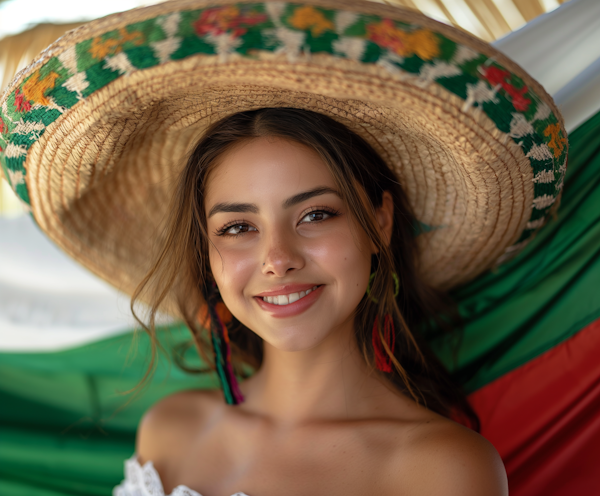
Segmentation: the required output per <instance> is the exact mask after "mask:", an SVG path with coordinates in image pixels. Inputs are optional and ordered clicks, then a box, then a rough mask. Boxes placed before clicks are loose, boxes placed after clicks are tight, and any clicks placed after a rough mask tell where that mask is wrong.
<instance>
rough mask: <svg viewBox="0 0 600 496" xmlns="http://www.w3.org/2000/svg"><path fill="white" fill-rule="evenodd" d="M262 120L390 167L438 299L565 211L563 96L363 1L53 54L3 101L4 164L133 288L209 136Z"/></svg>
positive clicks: (77, 253) (72, 36)
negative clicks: (286, 121) (263, 111)
mask: <svg viewBox="0 0 600 496" xmlns="http://www.w3.org/2000/svg"><path fill="white" fill-rule="evenodd" d="M262 107H294V108H303V109H308V110H312V111H316V112H320V113H323V114H326V115H329V116H331V117H333V118H334V119H336V120H338V121H339V122H341V123H343V124H345V125H346V126H348V127H349V128H350V129H352V130H353V131H354V132H356V133H357V134H359V135H360V136H362V137H363V138H365V139H366V140H367V141H368V142H369V143H370V144H371V145H372V146H373V148H374V149H375V150H376V151H377V152H378V153H379V154H380V155H381V157H382V158H383V159H384V160H385V161H386V163H387V164H388V165H389V166H390V167H391V168H393V169H394V170H395V171H396V173H397V176H398V178H399V180H400V182H401V184H402V186H403V188H404V190H405V191H406V193H407V195H408V198H409V200H410V203H411V205H412V208H413V210H414V213H415V215H416V218H417V220H418V223H419V225H420V226H422V227H421V229H420V231H421V232H420V234H419V235H418V238H417V241H418V245H419V250H420V254H419V261H418V263H419V271H420V273H421V275H422V277H424V278H425V280H427V281H428V282H429V283H431V284H432V285H433V286H435V287H438V288H450V287H453V286H456V285H459V284H461V283H464V282H466V281H468V280H470V279H472V278H474V277H475V276H477V275H478V274H480V273H482V272H483V271H485V270H486V269H489V268H490V267H492V266H494V265H496V264H498V263H501V262H502V261H503V260H505V259H507V258H508V257H511V256H513V255H514V254H516V253H518V252H519V250H521V249H522V248H523V247H524V246H526V245H527V243H528V242H529V241H531V239H532V238H533V236H534V235H535V233H536V231H537V230H538V229H540V228H541V227H542V226H543V224H544V223H545V222H546V220H547V219H548V217H549V216H550V215H551V212H552V210H553V209H555V208H556V207H557V205H558V200H559V197H560V194H561V189H562V185H563V178H564V174H565V170H566V156H567V139H566V132H565V129H564V125H563V120H562V118H561V116H560V114H559V112H558V110H557V108H556V106H555V105H554V103H553V101H552V99H551V97H550V96H549V95H548V94H547V93H546V92H545V91H544V89H543V88H542V87H541V86H540V85H539V84H538V83H537V82H536V81H534V80H533V79H532V78H531V77H529V76H528V75H527V73H526V72H525V71H524V70H523V69H521V68H520V67H519V66H518V65H517V64H515V63H514V62H512V61H511V60H510V59H508V58H507V57H505V56H504V55H502V54H501V53H500V52H498V51H497V50H495V49H494V48H493V47H491V46H490V45H488V44H486V43H484V42H482V41H480V40H478V39H477V38H474V37H473V36H470V35H468V34H467V33H465V32H463V31H460V30H458V29H456V28H453V27H450V26H447V25H444V24H441V23H439V22H436V21H434V20H431V19H429V18H427V17H425V16H423V15H421V14H419V13H416V12H414V11H411V10H406V9H403V8H399V7H392V6H389V5H383V4H379V3H373V2H369V1H361V0H344V1H341V0H306V1H303V2H301V3H281V2H270V1H267V2H254V1H241V2H236V3H232V2H231V1H224V0H172V1H168V2H165V3H161V4H158V5H154V6H151V7H146V8H141V9H135V10H131V11H128V12H125V13H121V14H115V15H111V16H108V17H105V18H102V19H98V20H96V21H93V22H90V23H89V24H86V25H84V26H82V27H80V28H78V29H75V30H74V31H71V32H69V33H67V34H66V35H65V36H63V37H62V38H60V39H59V40H58V41H56V42H55V43H54V44H53V45H51V46H50V47H49V48H48V49H47V50H46V51H44V52H43V53H42V54H41V55H40V56H39V58H38V59H37V60H36V61H35V62H33V63H32V64H31V65H30V66H29V67H27V68H26V69H24V70H23V71H21V72H20V73H19V74H18V75H17V76H16V78H15V79H14V81H13V82H12V83H11V85H10V86H9V87H8V89H7V91H6V92H5V93H4V94H3V96H2V98H1V99H0V131H1V134H0V150H1V151H0V163H1V165H2V168H3V170H4V173H5V176H6V177H7V178H8V180H9V182H10V184H11V185H12V187H13V189H14V190H15V191H16V193H17V195H18V196H19V197H20V198H21V199H22V201H23V202H25V203H26V204H27V205H28V206H30V208H31V213H32V215H33V217H34V218H35V220H36V222H37V223H38V225H39V226H40V228H41V229H42V230H43V231H44V232H45V233H46V234H47V235H48V236H49V237H50V238H51V239H52V240H53V241H54V242H55V243H56V244H58V245H59V246H60V247H61V248H62V249H63V250H64V251H66V252H67V253H69V254H70V255H71V256H72V257H74V258H75V259H76V260H78V261H79V262H81V263H82V264H83V265H84V266H86V267H88V268H89V269H90V270H92V271H93V272H95V273H96V274H98V275H99V276H100V277H102V278H103V279H105V280H107V281H108V282H110V283H111V284H113V285H114V286H116V287H117V288H119V289H121V290H123V291H125V292H127V293H131V292H133V290H134V288H135V287H136V286H137V284H138V283H139V281H140V280H141V279H142V278H143V276H144V275H145V273H146V272H147V270H148V269H149V267H150V262H151V260H150V254H151V253H152V250H151V247H152V246H153V245H154V243H155V242H156V239H157V236H158V227H159V226H160V224H161V222H162V220H163V218H164V217H165V213H166V210H167V208H168V205H169V198H170V195H171V193H172V191H173V187H174V184H175V178H176V177H177V174H178V172H179V171H180V170H181V168H182V167H183V165H184V162H185V158H186V154H187V153H188V152H189V150H190V147H191V146H192V145H193V144H194V143H195V142H196V141H197V140H198V138H199V137H200V136H201V135H202V133H203V130H204V129H206V127H207V126H208V125H209V124H210V123H213V122H215V121H216V120H218V119H220V118H222V117H225V116H227V115H230V114H232V113H235V112H238V111H243V110H251V109H258V108H262Z"/></svg>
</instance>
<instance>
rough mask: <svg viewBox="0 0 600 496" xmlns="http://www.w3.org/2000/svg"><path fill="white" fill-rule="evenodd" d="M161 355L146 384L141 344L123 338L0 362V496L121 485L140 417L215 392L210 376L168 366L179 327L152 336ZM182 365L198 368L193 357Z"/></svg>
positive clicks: (91, 491) (146, 351) (181, 336)
mask: <svg viewBox="0 0 600 496" xmlns="http://www.w3.org/2000/svg"><path fill="white" fill-rule="evenodd" d="M158 336H159V340H160V342H161V344H162V345H163V347H164V348H165V352H164V353H162V354H159V360H158V363H157V366H156V369H155V372H154V376H153V378H152V380H151V381H150V382H149V384H148V385H147V386H146V387H143V388H142V389H141V390H138V392H137V393H132V394H129V395H126V394H123V392H125V391H128V390H130V389H133V388H135V387H136V386H137V385H138V383H139V381H140V379H141V378H142V377H143V376H144V374H145V372H146V370H147V369H148V365H149V362H148V357H149V356H150V354H151V353H150V348H149V343H150V341H149V339H148V337H147V336H146V335H145V334H142V333H140V334H139V335H134V334H133V333H128V334H125V335H120V336H117V337H113V338H110V339H107V340H104V341H100V342H97V343H92V344H89V345H86V346H82V347H80V348H75V349H71V350H67V351H61V352H57V353H2V354H0V494H1V495H12V496H19V495H23V496H46V495H48V496H50V495H52V496H55V495H82V496H83V495H96V494H97V495H107V494H110V493H111V490H112V487H114V486H115V485H116V484H118V483H119V482H120V481H121V479H122V478H123V461H124V460H125V459H126V458H129V457H130V456H131V455H132V454H133V452H134V441H135V431H136V428H137V424H138V422H139V420H140V418H141V416H142V414H143V412H144V411H145V410H146V409H147V408H148V407H149V406H150V405H152V404H153V403H155V402H156V401H157V400H159V399H160V398H161V397H163V396H165V395H167V394H170V393H173V392H175V391H178V390H182V389H190V388H213V387H218V380H217V378H216V376H214V374H203V375H192V374H186V373H184V372H182V371H181V370H180V369H179V368H178V367H177V366H175V365H173V364H172V355H173V353H174V350H176V349H177V345H178V344H181V343H184V342H188V341H189V333H188V331H187V329H184V328H183V327H174V328H172V329H162V330H161V331H159V333H158ZM190 351H191V350H190ZM185 358H186V365H189V366H192V367H200V366H201V364H200V362H199V360H198V358H197V355H195V354H194V353H191V352H188V353H187V354H186V355H185Z"/></svg>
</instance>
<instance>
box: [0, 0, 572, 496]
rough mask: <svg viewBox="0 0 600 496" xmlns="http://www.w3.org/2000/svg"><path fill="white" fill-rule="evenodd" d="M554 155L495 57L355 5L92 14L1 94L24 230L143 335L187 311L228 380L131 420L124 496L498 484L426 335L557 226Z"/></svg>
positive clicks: (559, 129)
mask: <svg viewBox="0 0 600 496" xmlns="http://www.w3.org/2000/svg"><path fill="white" fill-rule="evenodd" d="M190 150H191V151H190ZM566 151H567V147H566V133H565V130H564V126H563V122H562V118H561V116H560V114H559V113H558V111H557V109H556V106H555V105H554V103H553V102H552V99H551V98H550V97H549V96H548V95H547V94H546V92H545V91H544V89H543V88H542V87H541V86H540V85H539V84H537V83H536V82H535V81H534V80H533V79H532V78H531V77H530V76H529V75H527V74H526V73H525V72H524V71H523V70H522V69H521V68H520V67H518V66H517V65H516V64H514V63H513V62H511V61H510V60H509V59H507V58H506V57H505V56H504V55H502V53H500V52H498V51H497V50H495V49H494V48H493V47H490V46H489V45H487V44H485V43H483V42H481V41H480V40H477V39H475V38H473V37H471V36H469V35H467V34H465V33H463V32H462V31H459V30H457V29H454V28H452V27H450V26H445V25H442V24H440V23H437V22H435V21H433V20H431V19H428V18H426V17H425V16H422V15H420V14H417V13H415V12H412V11H407V10H403V9H400V8H394V7H391V6H386V5H382V4H380V3H374V2H369V1H364V0H345V1H344V2H341V1H339V0H306V1H303V2H302V3H290V4H285V3H281V2H273V1H266V2H251V1H244V2H241V3H231V2H230V1H229V0H173V1H170V2H164V3H161V4H158V5H155V6H152V7H149V8H145V9H136V10H133V11H131V12H127V13H123V14H118V15H115V16H109V17H107V18H104V19H100V20H97V21H94V22H92V23H90V24H88V25H86V26H84V27H82V28H80V29H78V30H75V31H73V32H71V33H69V34H67V35H66V36H64V37H63V38H61V39H60V40H59V41H58V42H57V43H56V44H55V45H53V46H52V47H50V49H48V50H46V51H45V52H44V53H43V54H42V55H41V57H40V59H39V60H37V61H36V62H35V63H34V64H32V65H31V66H30V67H29V68H27V69H25V70H24V71H22V72H21V73H19V75H18V76H17V77H16V78H15V80H14V81H13V83H12V84H11V85H10V86H9V88H8V89H7V91H6V92H5V94H4V95H3V96H2V98H1V99H0V164H1V165H2V167H3V169H4V172H5V175H6V176H7V177H8V178H9V180H10V182H11V185H12V186H13V188H14V189H15V191H16V193H17V194H18V195H19V196H20V197H21V198H22V199H23V201H24V202H25V203H27V204H28V205H30V207H31V210H32V215H33V217H34V218H35V220H36V222H37V223H38V225H39V226H40V228H41V229H42V230H43V231H44V232H45V233H46V234H47V235H48V236H49V237H50V238H51V239H52V240H53V241H55V242H56V243H57V244H58V245H59V246H60V247H61V248H62V249H63V250H65V251H66V252H67V253H69V254H71V255H72V256H73V257H75V258H76V259H77V260H78V261H80V262H81V263H82V264H84V265H85V266H86V267H88V268H89V269H90V270H92V271H93V272H95V273H96V274H98V275H99V276H100V277H102V278H104V279H105V280H107V281H108V282H110V283H111V284H113V285H114V286H116V287H118V288H119V289H121V290H122V291H124V292H126V293H128V294H132V295H133V300H134V301H138V300H139V301H141V302H144V303H147V304H148V305H149V308H150V314H149V318H148V319H147V320H144V325H145V326H146V328H147V330H148V331H150V332H151V333H152V331H153V329H154V315H155V314H156V312H157V311H158V310H161V311H166V312H169V313H171V314H172V315H174V316H175V317H177V318H181V319H183V320H184V321H185V322H186V323H187V326H188V327H189V329H190V331H191V333H192V336H193V338H194V339H195V340H196V343H197V348H198V351H199V353H200V354H202V355H203V356H204V358H205V360H206V361H207V362H208V363H211V364H214V369H215V371H216V373H217V375H218V377H219V379H220V383H221V386H222V388H221V389H222V391H218V392H206V391H189V392H186V393H181V394H177V395H175V396H172V397H168V398H166V399H164V400H163V401H161V402H160V403H158V404H157V405H155V406H154V407H153V408H152V409H151V410H150V411H149V412H148V414H147V415H146V416H145V417H144V419H143V421H142V423H141V425H140V428H139V433H138V445H137V449H136V455H135V456H134V457H133V458H132V459H131V460H129V461H127V464H126V479H125V481H124V482H123V483H122V484H121V485H120V486H119V487H118V488H116V489H115V494H117V495H122V496H125V495H133V494H152V495H160V496H162V495H164V492H165V491H166V492H167V493H169V492H172V494H173V495H174V496H181V495H188V496H189V495H197V494H202V495H203V496H229V495H230V494H233V493H235V492H236V491H244V492H245V493H246V494H249V495H250V496H269V495H274V494H286V495H289V496H292V495H296V494H297V495H300V494H302V495H305V494H327V495H335V494H340V495H341V494H344V495H349V494H351V495H354V494H356V495H359V494H360V495H364V494H403V495H413V494H414V495H419V494H444V495H453V494H460V495H461V496H464V495H484V494H485V495H501V494H506V478H505V474H504V469H503V467H502V463H501V461H500V460H499V458H498V455H497V454H496V452H495V451H494V449H493V448H492V447H491V446H490V445H489V444H488V443H487V442H486V441H485V440H484V439H482V438H481V437H480V436H479V435H478V434H476V433H475V432H473V431H472V430H470V429H468V428H466V427H462V426H461V425H459V424H458V423H455V422H454V421H453V420H451V419H455V420H459V421H461V422H463V423H465V424H467V425H470V426H471V427H474V428H475V429H476V427H477V419H476V416H475V415H474V414H473V412H472V411H471V409H470V408H469V406H468V404H467V402H466V400H465V398H464V396H463V394H462V393H461V391H460V389H459V388H458V387H457V386H456V385H455V384H453V382H452V381H451V380H450V378H449V376H448V373H447V371H445V370H444V368H443V367H442V366H441V365H440V364H439V363H438V361H437V359H436V358H435V356H434V355H433V354H432V353H431V352H430V351H429V350H428V348H427V346H426V344H425V339H426V338H427V337H428V335H429V333H430V332H432V331H435V332H438V331H439V330H451V331H452V330H454V328H455V325H456V319H455V312H454V311H453V310H452V306H451V305H450V304H449V302H448V301H447V299H446V298H445V297H444V291H446V290H448V289H449V288H452V287H455V286H457V285H459V284H462V283H465V282H466V281H468V280H470V279H473V278H474V277H476V276H477V275H479V274H481V273H483V272H484V271H486V270H487V269H489V268H491V267H493V266H495V265H497V264H499V263H502V261H504V260H506V259H507V258H509V257H512V256H514V255H515V254H517V253H518V252H519V250H521V249H522V248H523V247H524V246H526V245H527V243H528V242H529V241H530V240H531V239H532V238H533V236H534V235H535V233H536V232H537V230H538V229H539V228H540V227H541V226H542V225H543V224H544V223H545V221H546V219H548V218H549V216H550V215H551V214H552V212H553V210H554V209H555V208H556V206H557V205H558V201H557V200H558V199H559V197H560V193H561V189H562V184H563V179H564V172H565V161H566ZM136 288H137V289H136ZM248 376H250V377H249V378H247V379H246V380H244V381H241V382H240V384H238V378H242V377H248Z"/></svg>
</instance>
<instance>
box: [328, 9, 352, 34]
mask: <svg viewBox="0 0 600 496" xmlns="http://www.w3.org/2000/svg"><path fill="white" fill-rule="evenodd" d="M357 19H358V14H357V13H356V12H347V11H345V10H341V11H338V12H337V13H336V14H335V21H334V22H335V30H336V31H337V33H338V34H340V35H342V34H344V31H346V29H348V28H349V27H350V26H352V24H354V23H355V22H356V20H357Z"/></svg>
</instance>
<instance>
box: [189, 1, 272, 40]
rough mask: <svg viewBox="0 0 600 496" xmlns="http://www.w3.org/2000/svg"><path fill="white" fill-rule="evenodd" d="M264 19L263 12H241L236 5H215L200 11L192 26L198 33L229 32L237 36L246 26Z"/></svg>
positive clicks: (241, 33) (215, 33)
mask: <svg viewBox="0 0 600 496" xmlns="http://www.w3.org/2000/svg"><path fill="white" fill-rule="evenodd" d="M266 20H267V16H266V15H265V14H257V13H255V12H251V13H249V14H241V13H240V9H238V8H237V7H215V8H213V9H206V10H205V11H204V12H202V15H201V16H200V18H199V19H198V20H197V21H196V22H195V23H194V28H195V30H196V33H198V34H199V35H207V34H212V35H219V34H223V33H226V32H230V33H231V34H233V36H236V37H237V36H241V35H243V34H244V33H245V32H246V31H247V29H246V28H247V27H249V26H254V25H255V24H258V23H260V22H264V21H266Z"/></svg>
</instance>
